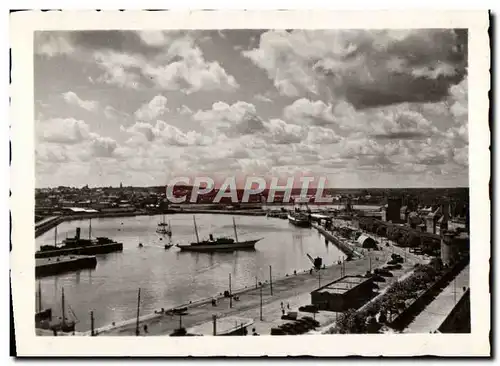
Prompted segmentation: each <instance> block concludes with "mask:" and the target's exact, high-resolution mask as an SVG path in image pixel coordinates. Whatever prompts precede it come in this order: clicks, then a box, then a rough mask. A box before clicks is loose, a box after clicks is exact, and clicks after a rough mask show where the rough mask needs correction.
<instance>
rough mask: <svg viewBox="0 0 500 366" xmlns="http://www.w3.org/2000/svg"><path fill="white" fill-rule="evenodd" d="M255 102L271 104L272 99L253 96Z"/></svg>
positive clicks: (257, 95) (260, 95) (258, 95)
mask: <svg viewBox="0 0 500 366" xmlns="http://www.w3.org/2000/svg"><path fill="white" fill-rule="evenodd" d="M254 98H255V99H256V100H258V101H260V102H265V103H272V99H270V98H268V97H266V96H265V95H263V94H255V97H254Z"/></svg>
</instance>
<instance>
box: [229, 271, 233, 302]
mask: <svg viewBox="0 0 500 366" xmlns="http://www.w3.org/2000/svg"><path fill="white" fill-rule="evenodd" d="M229 307H230V308H232V307H233V294H232V292H231V273H230V274H229Z"/></svg>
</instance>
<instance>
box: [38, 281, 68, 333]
mask: <svg viewBox="0 0 500 366" xmlns="http://www.w3.org/2000/svg"><path fill="white" fill-rule="evenodd" d="M61 297H62V298H61V310H62V316H61V318H60V319H58V320H56V321H53V320H52V311H51V309H48V310H45V311H50V313H49V316H48V317H43V318H42V319H40V318H39V319H36V318H37V317H36V316H35V321H36V322H35V327H36V328H39V329H50V330H53V331H55V332H57V331H61V332H64V333H69V332H74V331H75V325H76V321H74V320H68V318H67V317H66V303H65V299H64V288H62V293H61ZM38 302H39V307H41V292H40V290H39V298H38ZM70 311H71V312H72V313H73V311H72V310H71V308H70ZM41 313H43V312H41V311H40V310H39V312H38V313H37V315H38V314H41ZM73 316H75V313H73ZM75 318H76V316H75Z"/></svg>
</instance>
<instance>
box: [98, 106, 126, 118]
mask: <svg viewBox="0 0 500 366" xmlns="http://www.w3.org/2000/svg"><path fill="white" fill-rule="evenodd" d="M104 115H105V116H106V118H107V119H118V118H120V119H121V118H129V117H130V115H129V114H128V113H127V112H123V111H119V110H118V109H116V108H114V107H112V106H110V105H108V106H106V107H105V108H104Z"/></svg>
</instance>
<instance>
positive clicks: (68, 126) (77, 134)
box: [35, 118, 90, 144]
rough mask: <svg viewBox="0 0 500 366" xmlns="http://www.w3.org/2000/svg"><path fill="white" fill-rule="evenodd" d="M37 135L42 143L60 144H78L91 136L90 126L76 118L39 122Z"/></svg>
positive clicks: (36, 126) (36, 125) (36, 127)
mask: <svg viewBox="0 0 500 366" xmlns="http://www.w3.org/2000/svg"><path fill="white" fill-rule="evenodd" d="M35 130H36V132H37V135H38V136H39V137H40V138H41V140H42V141H46V142H54V143H59V144H76V143H79V142H82V141H84V140H86V139H87V138H88V136H89V132H90V130H89V126H88V125H87V124H86V123H85V122H84V121H81V120H77V119H74V118H53V119H49V120H44V121H37V122H36V124H35Z"/></svg>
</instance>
